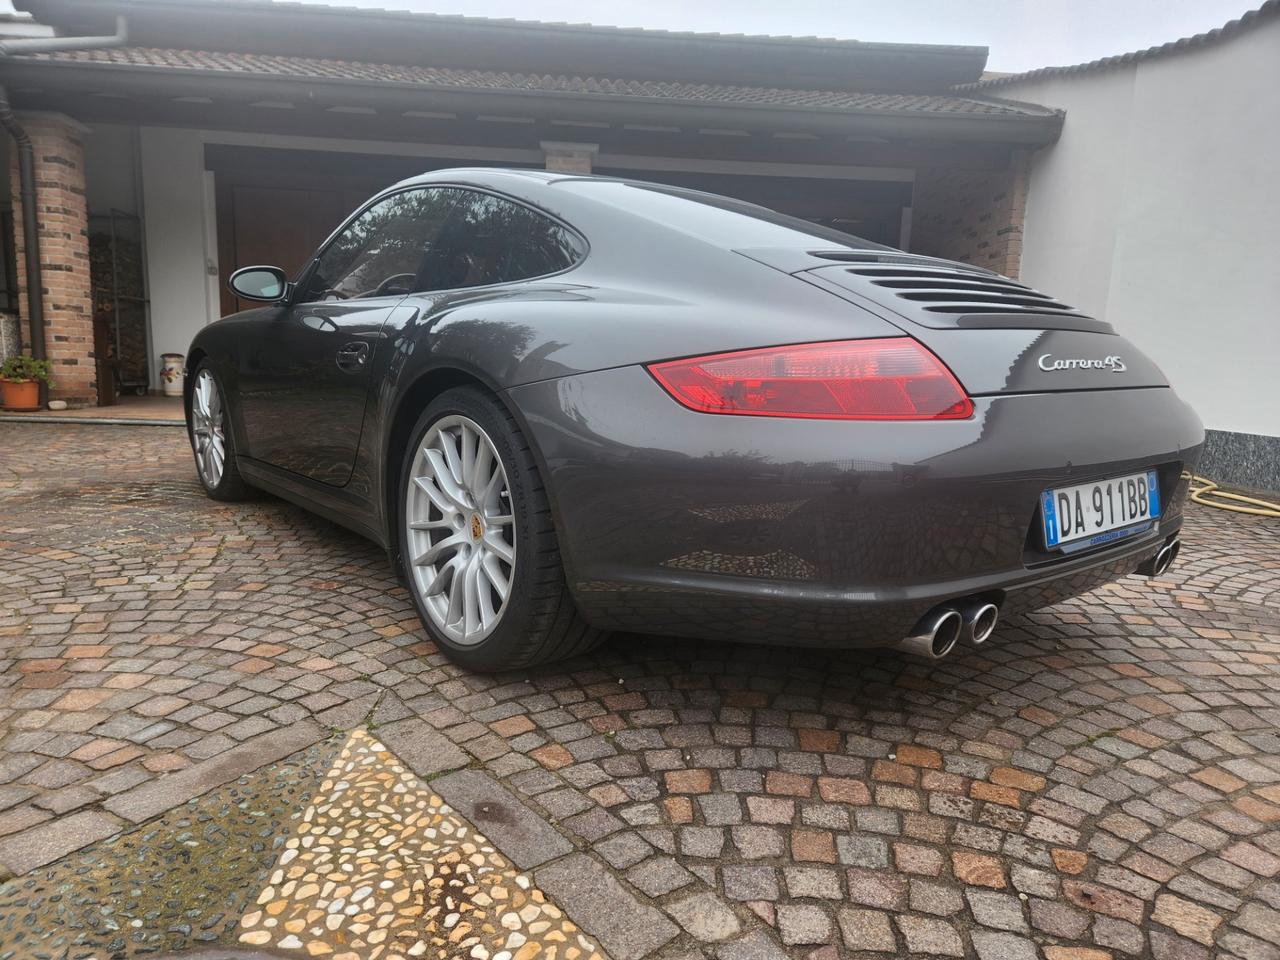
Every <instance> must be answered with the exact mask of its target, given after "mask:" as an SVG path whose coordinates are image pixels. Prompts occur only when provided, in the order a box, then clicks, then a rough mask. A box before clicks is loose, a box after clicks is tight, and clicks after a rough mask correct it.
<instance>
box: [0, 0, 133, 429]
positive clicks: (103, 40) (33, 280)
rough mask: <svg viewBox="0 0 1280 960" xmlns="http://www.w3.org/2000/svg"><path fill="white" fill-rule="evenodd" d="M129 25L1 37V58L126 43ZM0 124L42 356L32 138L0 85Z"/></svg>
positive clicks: (34, 334) (43, 394)
mask: <svg viewBox="0 0 1280 960" xmlns="http://www.w3.org/2000/svg"><path fill="white" fill-rule="evenodd" d="M128 39H129V31H128V26H127V24H126V23H125V19H124V17H116V32H115V35H114V36H110V37H46V38H40V39H20V40H0V61H4V60H8V59H9V58H10V57H12V56H13V55H14V54H23V53H53V52H56V51H59V50H90V49H97V48H101V47H116V46H120V45H122V44H124V43H127V42H128ZM0 126H3V127H4V128H5V129H6V130H8V131H9V135H10V136H11V137H13V142H14V143H15V144H16V145H17V147H18V184H19V186H18V193H19V196H20V198H21V202H22V239H23V246H24V248H25V257H24V259H25V261H26V267H27V317H28V318H29V322H30V324H31V356H32V357H34V358H35V359H37V360H43V359H45V335H44V275H43V271H42V270H41V269H40V222H39V218H38V217H37V216H36V157H35V149H34V148H33V147H32V145H31V137H30V136H29V135H28V133H27V131H26V129H25V128H24V127H23V126H22V124H21V123H19V122H18V118H17V117H16V116H14V113H13V105H12V104H11V103H10V102H9V91H8V89H7V88H6V87H5V86H4V85H3V84H0ZM48 400H49V386H48V384H45V383H41V384H40V406H42V407H43V406H44V405H45V404H46V403H47V402H48Z"/></svg>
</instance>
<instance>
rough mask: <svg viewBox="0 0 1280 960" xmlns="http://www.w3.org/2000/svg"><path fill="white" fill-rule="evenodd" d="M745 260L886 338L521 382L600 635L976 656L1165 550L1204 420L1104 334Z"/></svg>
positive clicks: (855, 268) (984, 297)
mask: <svg viewBox="0 0 1280 960" xmlns="http://www.w3.org/2000/svg"><path fill="white" fill-rule="evenodd" d="M734 254H735V255H736V256H740V257H746V258H749V259H750V260H754V261H757V263H758V264H759V265H760V266H761V267H762V268H768V269H769V270H770V271H777V272H778V273H781V274H787V275H789V276H790V279H788V280H786V282H787V283H791V284H796V285H797V286H796V288H795V289H805V288H807V290H808V291H809V292H810V293H811V292H812V291H813V289H814V288H818V289H821V290H824V291H826V292H827V293H829V294H831V295H832V296H833V297H836V298H839V299H840V300H843V301H845V302H846V307H847V311H848V313H849V316H850V317H854V316H857V317H861V318H863V319H864V320H865V319H869V318H870V317H874V318H876V319H877V320H878V321H879V322H880V329H881V330H882V331H883V333H884V335H882V336H875V337H867V336H866V335H865V334H853V335H851V338H850V339H847V340H846V339H842V338H838V337H832V336H831V335H830V327H829V326H824V327H822V328H821V331H820V334H821V335H818V334H819V328H818V327H817V326H815V325H813V324H805V323H799V322H797V323H788V322H787V320H786V319H785V318H781V317H780V318H779V322H778V324H777V327H776V329H775V330H774V331H773V333H772V337H771V338H770V339H771V341H772V343H773V344H775V345H774V346H764V347H758V346H752V347H743V346H740V344H741V343H742V342H743V340H744V339H745V336H746V335H744V334H743V332H742V330H741V329H740V328H735V327H731V326H726V327H725V328H724V333H725V342H726V347H725V349H724V350H722V351H718V352H714V353H706V352H699V353H697V354H695V355H694V356H680V355H677V356H671V355H665V356H664V355H663V354H662V353H661V352H658V355H656V356H653V355H651V360H650V362H647V363H642V364H619V365H618V366H615V367H611V368H609V369H604V370H599V371H595V372H592V373H586V374H579V375H575V376H572V377H566V378H564V379H561V380H556V381H547V382H543V383H536V384H529V385H526V386H522V387H519V388H517V389H516V390H515V391H513V395H514V396H516V397H517V399H518V402H519V404H520V406H521V408H522V409H523V410H524V411H525V415H526V419H527V422H528V423H529V425H530V429H531V430H532V431H533V433H534V435H535V438H536V440H537V442H538V445H539V448H540V450H541V451H542V453H543V456H544V466H545V469H546V470H547V471H548V473H549V474H550V477H551V480H552V483H551V484H550V486H551V488H553V490H554V499H555V502H556V509H557V514H558V519H559V525H560V530H561V539H562V542H563V545H564V549H565V553H566V562H567V567H568V570H569V576H570V584H571V586H572V587H573V589H574V591H575V597H576V599H577V601H578V603H579V606H580V607H581V608H582V610H583V612H584V613H585V614H586V615H587V617H588V618H589V619H591V620H592V621H593V622H594V623H596V624H597V625H600V626H604V627H609V628H614V629H634V630H638V631H644V632H660V633H670V634H675V635H684V636H708V637H719V638H724V639H731V640H740V641H757V642H768V643H788V644H796V645H804V646H883V645H890V644H893V643H895V642H900V641H901V640H902V639H903V638H907V637H911V636H916V637H917V638H919V637H920V636H921V635H923V636H924V640H923V642H922V643H920V644H917V646H918V647H919V648H920V649H921V650H922V651H923V652H932V653H934V654H937V653H938V652H939V650H940V648H941V647H946V648H948V649H949V646H950V644H949V643H946V642H941V643H940V642H939V638H938V636H936V635H934V634H935V632H936V631H938V630H941V631H942V634H941V639H942V641H946V640H948V639H958V638H959V637H960V636H962V635H963V634H964V633H965V632H966V631H967V632H968V634H969V635H970V637H971V638H972V639H974V640H980V639H985V634H987V633H989V631H988V630H986V629H984V628H983V627H982V626H980V625H975V620H976V619H977V618H978V617H979V616H984V617H986V618H987V620H989V619H990V616H989V611H988V610H987V607H988V606H994V607H995V608H996V610H997V615H998V616H1001V617H1003V616H1007V615H1009V614H1011V613H1016V612H1019V611H1025V610H1030V609H1036V608H1039V607H1043V606H1045V605H1048V604H1051V603H1054V602H1057V601H1059V600H1062V599H1065V598H1067V597H1070V596H1073V595H1076V594H1079V593H1082V592H1085V591H1087V590H1090V589H1093V588H1094V587H1096V586H1098V585H1100V584H1101V583H1105V582H1107V581H1109V580H1113V579H1116V578H1117V577H1120V576H1123V575H1125V574H1129V573H1132V572H1134V571H1135V570H1137V569H1138V568H1139V567H1144V569H1146V570H1147V571H1148V572H1152V571H1153V570H1154V562H1155V558H1156V557H1157V556H1158V555H1160V556H1163V557H1164V558H1165V559H1168V558H1169V556H1170V555H1171V553H1172V550H1171V549H1170V547H1171V545H1173V544H1174V543H1175V542H1176V538H1177V534H1178V530H1179V528H1180V526H1181V522H1182V506H1183V502H1184V500H1185V497H1186V491H1187V481H1188V476H1189V473H1190V471H1191V470H1192V468H1193V467H1194V465H1195V462H1196V460H1197V458H1198V456H1199V452H1200V447H1201V445H1202V443H1203V429H1202V426H1201V424H1200V421H1199V420H1198V418H1197V417H1196V415H1195V414H1194V412H1192V411H1191V409H1190V408H1189V407H1188V406H1187V405H1186V404H1185V403H1183V402H1182V401H1181V400H1180V399H1179V398H1178V397H1177V395H1176V394H1175V393H1174V391H1173V390H1172V389H1170V387H1169V385H1168V383H1167V382H1166V380H1165V378H1164V376H1163V375H1162V374H1161V372H1160V371H1159V369H1158V368H1157V367H1156V366H1155V364H1154V363H1152V362H1151V361H1150V360H1149V359H1147V358H1146V357H1145V356H1143V355H1142V354H1141V353H1139V352H1138V351H1137V349H1136V348H1135V347H1134V346H1133V345H1132V344H1130V343H1128V342H1127V341H1126V340H1124V339H1123V338H1122V337H1119V336H1117V335H1116V334H1115V332H1114V331H1113V330H1112V328H1111V327H1109V326H1108V325H1107V324H1105V323H1103V322H1101V321H1098V320H1096V319H1093V318H1090V317H1088V316H1085V315H1084V314H1082V313H1080V312H1079V311H1077V310H1074V309H1072V308H1070V307H1068V306H1066V305H1065V304H1062V303H1060V302H1058V301H1056V300H1053V299H1052V298H1050V297H1047V296H1045V295H1043V294H1040V293H1038V292H1036V291H1034V290H1031V289H1029V288H1027V287H1025V286H1023V285H1020V284H1017V283H1016V282H1014V281H1011V280H1008V279H1007V278H1003V277H1000V276H997V275H995V274H992V273H990V272H989V271H984V270H981V269H978V268H972V267H968V266H965V265H962V264H958V263H952V262H949V261H941V260H934V259H930V258H924V257H917V256H912V255H908V254H903V253H900V252H898V251H892V250H887V249H857V248H854V247H847V246H843V245H830V249H827V246H826V245H824V244H822V243H820V242H817V241H814V242H813V243H812V245H810V246H808V247H807V248H797V247H796V246H795V245H794V244H791V245H788V246H787V247H785V248H776V249H774V248H760V247H741V248H738V249H736V250H735V251H734ZM775 275H776V274H775ZM800 285H804V287H803V288H802V287H800ZM747 313H748V309H747V308H746V307H744V310H743V314H744V316H745V315H747ZM851 325H852V324H851ZM862 326H863V328H864V329H865V324H863V325H862ZM750 336H753V337H755V338H756V342H757V343H760V342H761V340H760V338H759V335H758V334H756V333H751V334H750ZM764 342H765V343H766V344H767V343H768V342H769V341H764ZM652 349H653V350H654V351H655V352H657V351H662V350H663V349H670V348H667V347H665V346H664V345H660V344H655V345H654V346H653V347H652ZM1162 551H1163V553H1162ZM952 610H954V611H955V612H956V614H957V615H958V620H959V623H957V622H955V620H953V619H952V618H951V617H950V613H951V611H952ZM985 622H986V621H984V623H985ZM952 627H955V628H956V629H955V637H954V638H952V637H950V633H951V628H952ZM979 634H981V635H982V636H979ZM941 652H946V650H942V651H941Z"/></svg>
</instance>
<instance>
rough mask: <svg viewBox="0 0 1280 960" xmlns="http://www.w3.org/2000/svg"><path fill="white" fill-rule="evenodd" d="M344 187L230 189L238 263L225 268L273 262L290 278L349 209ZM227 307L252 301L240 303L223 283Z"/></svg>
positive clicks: (230, 309) (241, 307) (232, 309)
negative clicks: (325, 188)
mask: <svg viewBox="0 0 1280 960" xmlns="http://www.w3.org/2000/svg"><path fill="white" fill-rule="evenodd" d="M343 193H344V191H342V190H306V189H290V188H284V187H252V186H241V185H236V186H234V187H232V188H231V214H232V217H233V218H234V219H233V221H232V222H233V223H234V228H233V229H234V231H235V236H234V245H233V254H232V256H233V262H232V263H231V264H230V265H229V266H230V269H226V267H224V269H223V272H224V273H225V274H226V275H228V276H229V275H230V274H231V273H232V272H233V271H235V270H238V269H240V268H241V267H249V266H254V265H257V264H268V265H270V266H275V267H280V268H281V269H282V270H284V272H285V273H287V274H288V275H289V276H290V277H297V275H298V273H299V272H300V271H301V270H302V268H303V267H305V266H306V265H307V263H308V262H309V261H310V259H311V256H312V255H313V254H314V253H315V251H316V248H317V247H319V246H320V244H321V243H323V242H324V239H325V237H327V236H329V234H330V233H332V232H333V231H334V229H335V228H337V226H338V224H339V223H341V222H342V220H343V218H344V217H346V215H347V214H348V213H350V212H351V211H350V209H348V208H347V206H346V197H344V196H343ZM223 290H224V293H223V309H224V310H225V311H226V312H228V313H233V312H235V311H236V310H244V309H248V308H249V307H251V306H253V304H250V303H248V302H245V301H240V302H238V303H237V302H236V299H237V298H235V297H233V296H232V295H231V293H230V292H229V291H227V290H226V288H225V287H224V288H223Z"/></svg>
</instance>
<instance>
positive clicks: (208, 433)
mask: <svg viewBox="0 0 1280 960" xmlns="http://www.w3.org/2000/svg"><path fill="white" fill-rule="evenodd" d="M229 419H230V418H229V417H228V416H227V404H226V394H225V393H224V392H223V390H222V385H221V384H220V383H219V382H218V377H217V375H216V374H215V373H214V372H213V367H212V365H211V364H210V363H209V361H208V360H201V361H200V364H199V365H198V366H197V367H196V372H195V384H194V386H193V387H192V388H191V409H190V411H189V412H188V415H187V438H188V439H189V440H190V441H191V452H192V453H193V454H195V458H196V475H197V476H199V477H200V483H201V485H202V486H203V487H204V491H205V493H207V494H208V495H209V496H210V497H212V498H213V499H214V500H228V501H236V500H247V499H249V498H250V497H251V496H252V495H253V488H252V487H250V486H249V485H248V484H247V483H245V482H244V478H243V477H241V476H240V470H239V468H238V467H237V466H236V448H235V441H234V439H233V438H232V436H231V428H230V427H229V426H228V420H229Z"/></svg>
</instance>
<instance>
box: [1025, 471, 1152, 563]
mask: <svg viewBox="0 0 1280 960" xmlns="http://www.w3.org/2000/svg"><path fill="white" fill-rule="evenodd" d="M1040 514H1041V517H1042V519H1043V521H1044V543H1045V546H1046V547H1049V548H1054V547H1062V548H1064V549H1070V548H1071V547H1077V548H1078V547H1084V546H1097V545H1099V544H1103V543H1109V542H1111V541H1112V540H1119V539H1121V538H1123V537H1127V536H1130V535H1132V534H1135V533H1141V532H1142V531H1143V530H1145V529H1146V528H1147V527H1149V526H1151V523H1152V522H1153V521H1154V520H1155V519H1156V518H1157V517H1159V516H1160V485H1159V482H1158V481H1157V479H1156V472H1155V471H1154V470H1148V471H1147V472H1146V473H1135V474H1131V475H1130V476H1127V477H1115V478H1113V479H1110V480H1096V481H1094V482H1092V483H1080V484H1076V485H1075V486H1072V487H1058V488H1057V489H1054V490H1046V491H1044V493H1042V494H1040Z"/></svg>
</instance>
